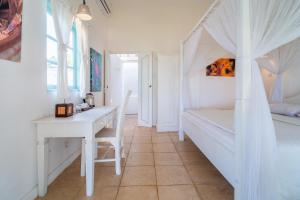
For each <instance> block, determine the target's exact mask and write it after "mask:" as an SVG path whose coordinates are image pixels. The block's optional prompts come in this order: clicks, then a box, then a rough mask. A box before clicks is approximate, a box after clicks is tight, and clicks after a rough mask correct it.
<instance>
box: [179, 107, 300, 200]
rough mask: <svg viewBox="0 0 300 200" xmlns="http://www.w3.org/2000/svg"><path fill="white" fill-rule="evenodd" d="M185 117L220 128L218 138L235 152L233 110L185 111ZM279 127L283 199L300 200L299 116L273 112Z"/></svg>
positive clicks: (279, 164)
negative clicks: (220, 134)
mask: <svg viewBox="0 0 300 200" xmlns="http://www.w3.org/2000/svg"><path fill="white" fill-rule="evenodd" d="M184 116H186V117H188V118H189V119H190V120H192V121H193V122H194V123H198V122H199V120H200V121H202V122H203V121H204V122H207V123H209V124H213V125H214V126H216V127H218V128H219V129H220V130H222V131H220V132H218V133H223V134H222V136H221V137H220V136H217V138H218V141H223V143H224V145H226V146H227V147H229V148H231V151H234V150H235V149H234V145H230V144H229V143H231V144H234V111H233V110H221V109H197V110H186V111H185V112H184ZM272 117H273V121H274V126H275V130H276V137H277V145H278V154H279V157H278V158H279V162H278V166H279V169H278V170H279V173H278V175H279V176H280V185H281V195H282V199H295V200H296V199H297V200H299V199H300V118H296V117H288V116H282V115H277V114H273V115H272Z"/></svg>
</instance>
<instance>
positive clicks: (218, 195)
mask: <svg viewBox="0 0 300 200" xmlns="http://www.w3.org/2000/svg"><path fill="white" fill-rule="evenodd" d="M196 187H197V190H198V192H199V194H200V196H201V197H202V199H203V200H233V199H234V190H233V188H232V187H230V186H227V185H222V186H215V185H197V186H196Z"/></svg>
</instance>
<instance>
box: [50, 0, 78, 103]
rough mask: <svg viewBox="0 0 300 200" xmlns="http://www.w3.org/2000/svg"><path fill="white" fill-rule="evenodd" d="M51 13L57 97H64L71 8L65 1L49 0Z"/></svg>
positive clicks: (66, 95) (71, 18) (65, 94)
mask: <svg viewBox="0 0 300 200" xmlns="http://www.w3.org/2000/svg"><path fill="white" fill-rule="evenodd" d="M51 5H52V15H53V21H54V26H55V33H56V38H57V41H58V51H57V52H58V55H57V56H58V71H57V97H58V98H60V99H66V98H68V97H69V91H68V71H67V44H68V42H69V37H70V33H71V28H72V24H73V14H72V8H71V7H70V6H69V4H68V3H67V2H66V1H63V0H51Z"/></svg>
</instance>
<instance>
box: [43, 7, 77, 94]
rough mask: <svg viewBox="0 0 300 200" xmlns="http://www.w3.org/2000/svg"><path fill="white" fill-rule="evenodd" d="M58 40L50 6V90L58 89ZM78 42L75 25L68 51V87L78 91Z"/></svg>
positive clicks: (48, 55) (48, 29) (48, 60)
mask: <svg viewBox="0 0 300 200" xmlns="http://www.w3.org/2000/svg"><path fill="white" fill-rule="evenodd" d="M57 45H58V43H57V39H56V35H55V28H54V22H53V18H52V15H51V8H50V7H49V4H48V11H47V86H48V89H49V90H54V89H56V84H57V67H58V61H57ZM77 49H78V48H77V41H76V27H75V25H73V27H72V30H71V34H70V40H69V44H68V49H67V63H68V86H69V87H70V88H71V89H78V88H79V86H78V76H79V75H78V71H79V70H78V67H77V63H79V62H78V60H77V58H79V56H77V53H78V51H77Z"/></svg>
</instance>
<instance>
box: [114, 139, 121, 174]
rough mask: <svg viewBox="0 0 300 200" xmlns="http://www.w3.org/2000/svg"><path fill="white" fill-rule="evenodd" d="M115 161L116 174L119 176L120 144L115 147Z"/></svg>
mask: <svg viewBox="0 0 300 200" xmlns="http://www.w3.org/2000/svg"><path fill="white" fill-rule="evenodd" d="M115 159H116V161H115V162H116V163H115V164H116V174H117V175H121V147H120V144H116V145H115Z"/></svg>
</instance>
